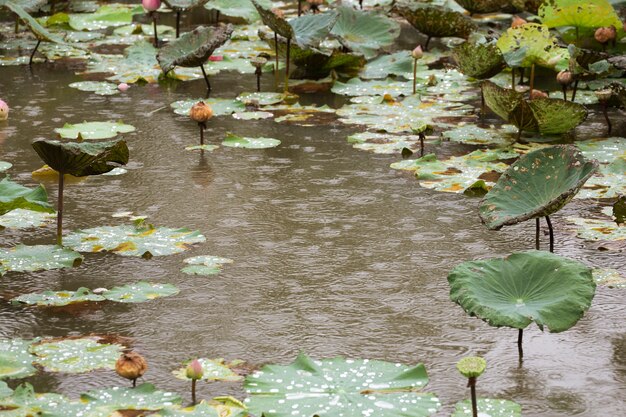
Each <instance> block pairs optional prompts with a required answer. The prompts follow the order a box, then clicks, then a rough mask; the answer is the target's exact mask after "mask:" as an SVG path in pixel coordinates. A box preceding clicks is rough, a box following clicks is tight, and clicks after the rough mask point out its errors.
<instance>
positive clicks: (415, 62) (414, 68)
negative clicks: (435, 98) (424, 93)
mask: <svg viewBox="0 0 626 417" xmlns="http://www.w3.org/2000/svg"><path fill="white" fill-rule="evenodd" d="M416 92H417V59H413V94H415V93H416Z"/></svg>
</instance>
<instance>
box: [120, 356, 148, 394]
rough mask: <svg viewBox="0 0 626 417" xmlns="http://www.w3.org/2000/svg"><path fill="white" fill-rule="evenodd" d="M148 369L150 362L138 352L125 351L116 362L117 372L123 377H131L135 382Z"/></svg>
mask: <svg viewBox="0 0 626 417" xmlns="http://www.w3.org/2000/svg"><path fill="white" fill-rule="evenodd" d="M147 370H148V363H147V362H146V360H145V359H144V358H143V356H141V355H140V354H139V353H137V352H128V353H123V354H122V356H120V357H119V359H118V360H117V362H115V372H117V374H118V375H119V376H121V377H122V378H126V379H130V380H131V381H133V386H134V385H135V384H134V382H135V380H136V379H137V378H139V377H140V376H142V375H143V374H144V373H145V372H146V371H147Z"/></svg>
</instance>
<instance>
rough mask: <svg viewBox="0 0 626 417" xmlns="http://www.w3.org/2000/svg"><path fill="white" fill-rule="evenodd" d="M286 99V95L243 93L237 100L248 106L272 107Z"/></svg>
mask: <svg viewBox="0 0 626 417" xmlns="http://www.w3.org/2000/svg"><path fill="white" fill-rule="evenodd" d="M284 99H285V94H284V93H272V92H258V93H241V94H239V95H238V96H237V100H239V101H241V102H242V103H244V104H246V105H250V104H255V105H257V106H270V105H272V104H278V103H282V102H283V100H284Z"/></svg>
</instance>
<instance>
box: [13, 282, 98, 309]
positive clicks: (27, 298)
mask: <svg viewBox="0 0 626 417" xmlns="http://www.w3.org/2000/svg"><path fill="white" fill-rule="evenodd" d="M88 301H104V297H103V296H101V295H97V294H93V293H92V292H91V291H89V289H88V288H84V287H81V288H79V289H77V290H76V291H45V292H43V293H41V294H36V293H33V294H24V295H20V296H19V297H15V298H14V299H12V300H11V302H13V303H15V304H19V303H22V304H29V305H36V306H40V307H44V306H45V307H50V306H54V307H61V306H66V305H69V304H74V303H84V302H88Z"/></svg>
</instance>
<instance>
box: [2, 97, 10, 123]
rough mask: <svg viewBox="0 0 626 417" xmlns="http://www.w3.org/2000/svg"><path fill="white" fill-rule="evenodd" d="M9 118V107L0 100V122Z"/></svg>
mask: <svg viewBox="0 0 626 417" xmlns="http://www.w3.org/2000/svg"><path fill="white" fill-rule="evenodd" d="M8 118H9V105H8V104H7V103H5V102H4V100H0V121H2V120H6V119H8Z"/></svg>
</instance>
